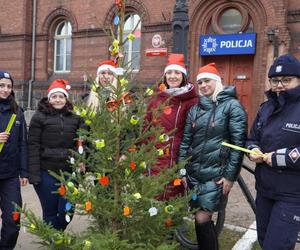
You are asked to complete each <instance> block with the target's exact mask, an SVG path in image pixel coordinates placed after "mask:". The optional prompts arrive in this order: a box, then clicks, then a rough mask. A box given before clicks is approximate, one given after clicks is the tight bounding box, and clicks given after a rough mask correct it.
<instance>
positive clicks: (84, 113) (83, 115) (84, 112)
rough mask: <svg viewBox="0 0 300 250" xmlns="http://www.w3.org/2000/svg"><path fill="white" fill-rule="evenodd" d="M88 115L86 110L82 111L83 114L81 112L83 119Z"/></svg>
mask: <svg viewBox="0 0 300 250" xmlns="http://www.w3.org/2000/svg"><path fill="white" fill-rule="evenodd" d="M86 114H87V111H86V110H85V109H83V110H81V112H80V116H81V117H85V116H86Z"/></svg>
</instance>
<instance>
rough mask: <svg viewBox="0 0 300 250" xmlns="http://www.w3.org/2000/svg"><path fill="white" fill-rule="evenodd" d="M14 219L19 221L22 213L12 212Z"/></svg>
mask: <svg viewBox="0 0 300 250" xmlns="http://www.w3.org/2000/svg"><path fill="white" fill-rule="evenodd" d="M12 218H13V221H18V220H19V219H20V213H19V212H18V211H13V212H12Z"/></svg>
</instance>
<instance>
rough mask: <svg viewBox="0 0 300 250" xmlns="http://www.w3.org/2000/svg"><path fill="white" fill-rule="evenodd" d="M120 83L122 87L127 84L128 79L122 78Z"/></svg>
mask: <svg viewBox="0 0 300 250" xmlns="http://www.w3.org/2000/svg"><path fill="white" fill-rule="evenodd" d="M120 84H121V86H122V87H124V86H125V85H127V84H128V80H126V79H125V78H122V79H121V80H120Z"/></svg>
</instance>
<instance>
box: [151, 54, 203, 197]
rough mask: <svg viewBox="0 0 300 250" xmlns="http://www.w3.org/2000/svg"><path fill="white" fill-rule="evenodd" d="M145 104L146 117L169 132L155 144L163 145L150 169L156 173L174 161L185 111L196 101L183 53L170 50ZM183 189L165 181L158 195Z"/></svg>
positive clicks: (167, 194) (159, 146)
mask: <svg viewBox="0 0 300 250" xmlns="http://www.w3.org/2000/svg"><path fill="white" fill-rule="evenodd" d="M156 91H157V95H154V96H153V98H152V100H150V102H149V105H148V107H147V110H148V112H147V117H146V121H147V122H149V123H152V125H154V126H155V125H156V124H157V122H156V120H158V121H159V122H158V124H157V125H158V126H162V127H163V133H165V134H168V135H169V139H168V140H167V141H165V142H162V143H160V144H159V145H157V148H158V149H163V151H164V155H162V156H160V157H158V159H157V163H156V165H155V166H153V167H152V169H151V174H152V175H156V174H158V173H159V172H160V171H162V170H164V169H167V168H171V167H172V166H173V165H174V164H175V163H176V161H177V155H178V149H179V144H180V141H181V138H182V134H183V129H184V124H185V119H186V114H187V112H188V110H189V108H190V107H191V106H193V105H194V104H196V103H197V101H198V95H197V92H196V90H195V86H194V85H193V84H192V83H190V82H189V81H188V79H187V70H186V68H185V64H184V55H183V54H170V55H169V57H168V64H167V66H166V67H165V69H164V75H163V81H162V83H161V84H160V85H159V87H158V88H157V90H156ZM161 105H162V106H164V111H163V112H161V113H160V114H159V117H155V116H156V114H154V113H153V112H152V111H153V110H157V108H158V107H160V106H161ZM183 192H184V187H183V186H173V184H172V182H171V183H170V184H168V185H167V187H166V189H165V192H164V193H163V194H161V195H160V196H159V197H158V199H161V200H162V199H169V198H171V197H173V196H175V195H178V194H182V193H183Z"/></svg>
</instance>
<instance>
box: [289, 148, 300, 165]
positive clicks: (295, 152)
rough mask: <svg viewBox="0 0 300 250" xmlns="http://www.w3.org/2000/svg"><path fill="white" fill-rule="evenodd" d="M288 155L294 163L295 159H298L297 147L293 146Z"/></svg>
mask: <svg viewBox="0 0 300 250" xmlns="http://www.w3.org/2000/svg"><path fill="white" fill-rule="evenodd" d="M289 157H290V159H291V160H292V162H293V163H296V161H298V159H299V157H300V153H299V151H298V149H297V148H294V149H293V150H292V151H291V152H290V153H289Z"/></svg>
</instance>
